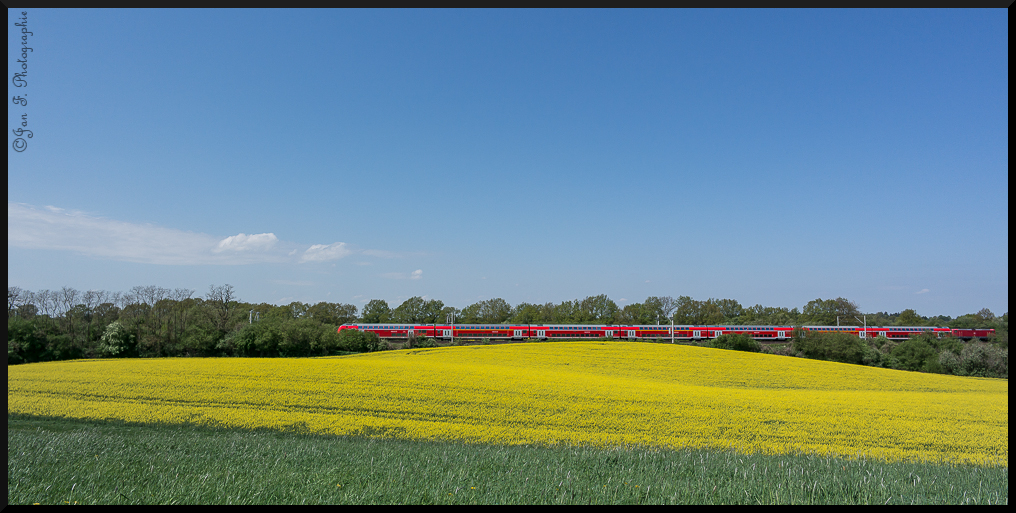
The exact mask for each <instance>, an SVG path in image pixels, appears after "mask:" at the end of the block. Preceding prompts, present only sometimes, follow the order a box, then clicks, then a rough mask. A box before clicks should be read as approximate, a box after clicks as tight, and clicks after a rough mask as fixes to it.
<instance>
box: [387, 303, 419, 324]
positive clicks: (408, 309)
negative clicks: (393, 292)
mask: <svg viewBox="0 0 1016 513" xmlns="http://www.w3.org/2000/svg"><path fill="white" fill-rule="evenodd" d="M426 307H427V302H426V301H425V300H424V299H423V298H422V297H420V296H413V297H411V298H409V299H407V300H405V301H403V302H402V304H401V305H399V306H398V307H397V308H396V309H395V311H394V312H392V321H393V322H401V323H406V324H420V323H422V322H424V319H426V317H427V310H426Z"/></svg>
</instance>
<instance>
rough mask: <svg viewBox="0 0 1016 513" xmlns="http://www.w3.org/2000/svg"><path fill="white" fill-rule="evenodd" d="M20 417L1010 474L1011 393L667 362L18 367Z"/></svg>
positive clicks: (684, 354) (656, 357)
mask: <svg viewBox="0 0 1016 513" xmlns="http://www.w3.org/2000/svg"><path fill="white" fill-rule="evenodd" d="M7 383H8V389H7V399H8V413H9V414H19V415H37V416H44V417H64V418H70V419H117V420H123V421H127V422H144V423H164V424H199V425H214V426H223V427H235V428H272V429H281V430H295V431H300V432H319V433H331V434H340V435H341V434H352V435H367V436H376V437H382V438H400V439H410V440H460V441H467V442H476V443H490V444H509V445H512V444H536V445H544V444H546V445H554V444H568V445H590V446H598V447H614V446H632V445H635V446H650V447H653V446H655V447H671V448H681V447H693V448H720V449H735V450H737V451H740V452H745V453H765V454H781V453H801V452H803V453H813V454H823V455H841V456H847V457H853V456H865V457H869V458H877V459H883V460H887V461H899V460H919V461H927V462H951V463H972V464H977V465H1004V466H1007V465H1008V450H1009V449H1008V447H1009V434H1008V433H1009V410H1008V408H1009V407H1008V404H1009V400H1008V398H1009V384H1008V381H1006V380H998V379H982V378H965V377H956V376H945V375H933V374H920V373H910V372H903V371H895V370H888V369H878V368H871V367H862V366H854V365H846V364H839V363H832V362H822V361H815V360H806V359H797V358H789V357H780V356H772V355H763V354H755V353H741V352H735V351H723V350H718V349H707V348H698V347H690V346H682V345H669V344H646V343H622V342H560V343H531V344H507V345H496V346H468V347H448V348H435V349H417V350H403V351H388V352H381V353H371V354H362V355H352V356H342V357H324V358H302V359H283V358H274V359H253V358H251V359H247V358H213V359H118V360H78V361H67V362H50V363H37V364H28V365H19V366H13V367H8V378H7Z"/></svg>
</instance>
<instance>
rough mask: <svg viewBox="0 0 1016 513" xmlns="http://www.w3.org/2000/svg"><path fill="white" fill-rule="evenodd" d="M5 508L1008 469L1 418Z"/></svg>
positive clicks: (469, 497) (707, 500)
mask: <svg viewBox="0 0 1016 513" xmlns="http://www.w3.org/2000/svg"><path fill="white" fill-rule="evenodd" d="M7 490H8V492H7V500H8V502H9V503H10V504H34V503H40V504H75V503H77V504H322V503H324V504H432V503H437V504H588V503H595V504H628V503H631V504H673V503H679V504H689V503H691V504H719V503H729V504H760V503H761V504H781V503H794V504H822V503H834V504H844V503H846V504H914V503H917V504H940V503H941V504H1008V502H1009V469H1008V467H974V466H949V465H925V464H917V463H884V462H880V461H873V460H864V459H861V460H857V459H854V460H846V459H838V458H826V457H818V456H807V455H799V456H788V455H782V456H763V455H752V456H746V455H742V454H737V453H733V452H728V451H704V450H680V451H672V450H658V449H646V448H639V447H625V448H613V449H591V448H577V447H565V446H558V447H535V446H514V447H508V446H484V445H466V444H459V443H450V442H442V443H437V442H413V441H405V440H378V439H371V438H361V437H338V436H325V435H307V434H295V433H283V432H273V431H242V430H228V429H212V428H201V427H192V426H160V425H150V426H147V425H129V424H125V423H122V422H84V421H70V420H61V419H40V418H33V417H26V416H12V415H10V414H9V415H8V419H7Z"/></svg>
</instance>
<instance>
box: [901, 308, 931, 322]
mask: <svg viewBox="0 0 1016 513" xmlns="http://www.w3.org/2000/svg"><path fill="white" fill-rule="evenodd" d="M896 325H897V326H923V325H924V319H923V318H922V317H921V316H920V315H917V311H916V310H914V309H912V308H908V309H906V310H904V311H902V312H900V314H899V315H898V316H897V317H896Z"/></svg>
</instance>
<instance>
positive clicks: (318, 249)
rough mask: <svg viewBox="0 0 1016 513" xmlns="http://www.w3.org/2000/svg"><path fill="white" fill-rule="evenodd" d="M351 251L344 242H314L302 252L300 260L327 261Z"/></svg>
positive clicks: (346, 254) (336, 258)
mask: <svg viewBox="0 0 1016 513" xmlns="http://www.w3.org/2000/svg"><path fill="white" fill-rule="evenodd" d="M352 253H353V251H352V250H350V249H349V248H347V247H346V243H345V242H335V243H333V244H315V245H313V246H311V247H310V248H308V249H307V251H304V252H303V256H302V257H300V262H301V263H303V262H327V261H329V260H338V259H340V258H342V257H344V256H348V255H350V254H352Z"/></svg>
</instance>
